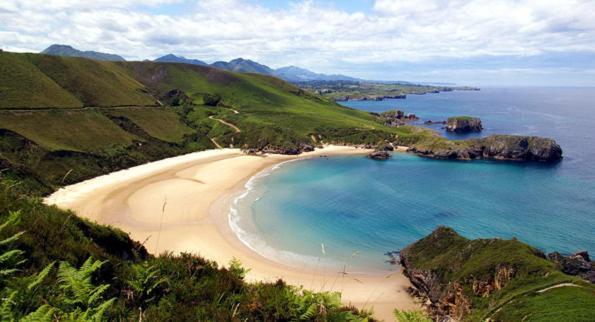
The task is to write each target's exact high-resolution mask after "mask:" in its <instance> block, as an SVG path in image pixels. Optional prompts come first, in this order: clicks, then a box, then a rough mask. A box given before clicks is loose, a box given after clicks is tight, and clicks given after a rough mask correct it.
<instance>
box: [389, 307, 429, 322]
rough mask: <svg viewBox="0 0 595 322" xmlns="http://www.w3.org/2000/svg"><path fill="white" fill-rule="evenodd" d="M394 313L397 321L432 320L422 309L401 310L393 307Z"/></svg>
mask: <svg viewBox="0 0 595 322" xmlns="http://www.w3.org/2000/svg"><path fill="white" fill-rule="evenodd" d="M394 314H395V318H396V319H397V321H398V322H432V319H430V318H429V317H428V316H427V315H426V314H425V313H424V312H422V311H401V310H398V309H395V311H394Z"/></svg>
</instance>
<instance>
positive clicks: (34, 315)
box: [19, 304, 56, 322]
mask: <svg viewBox="0 0 595 322" xmlns="http://www.w3.org/2000/svg"><path fill="white" fill-rule="evenodd" d="M55 312H56V309H55V308H53V307H51V306H49V305H47V304H46V305H42V306H40V307H39V308H38V309H37V310H35V312H31V313H29V314H28V315H26V316H24V317H22V318H21V319H20V320H19V321H21V322H51V321H53V320H54V318H53V317H54V313H55Z"/></svg>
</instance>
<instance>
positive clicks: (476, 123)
mask: <svg viewBox="0 0 595 322" xmlns="http://www.w3.org/2000/svg"><path fill="white" fill-rule="evenodd" d="M446 130H447V131H448V132H455V133H469V132H481V130H483V126H482V125H481V120H480V119H479V118H477V117H470V116H457V117H449V118H448V120H447V121H446Z"/></svg>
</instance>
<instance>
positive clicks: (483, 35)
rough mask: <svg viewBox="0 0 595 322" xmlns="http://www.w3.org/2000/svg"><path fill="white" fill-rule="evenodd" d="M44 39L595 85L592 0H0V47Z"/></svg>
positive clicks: (405, 75)
mask: <svg viewBox="0 0 595 322" xmlns="http://www.w3.org/2000/svg"><path fill="white" fill-rule="evenodd" d="M53 43H59V44H70V45H72V46H74V47H76V48H78V49H82V50H97V51H104V52H109V53H117V54H120V55H122V56H123V57H125V58H126V59H129V60H143V59H154V58H156V57H158V56H161V55H164V54H167V53H174V54H177V55H183V56H186V57H189V58H196V59H201V60H204V61H207V62H212V61H215V60H229V59H233V58H236V57H243V58H249V59H253V60H256V61H258V62H261V63H263V64H266V65H269V66H271V67H274V68H275V67H281V66H286V65H296V66H300V67H305V68H308V69H311V70H314V71H317V72H325V73H343V74H347V75H351V76H357V77H362V78H366V79H378V80H409V81H425V82H453V83H458V84H469V85H479V86H481V85H484V86H485V85H548V86H559V85H563V86H595V0H593V1H589V0H518V1H499V0H470V1H460V0H452V1H445V0H426V1H413V0H352V1H341V0H319V1H314V0H312V1H309V0H260V1H259V0H147V1H135V0H119V1H117V0H94V1H76V0H0V48H3V49H4V50H9V51H18V52H38V51H41V50H43V49H45V48H46V47H48V46H49V45H51V44H53Z"/></svg>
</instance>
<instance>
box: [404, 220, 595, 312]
mask: <svg viewBox="0 0 595 322" xmlns="http://www.w3.org/2000/svg"><path fill="white" fill-rule="evenodd" d="M401 254H402V255H403V256H405V257H406V258H408V260H409V261H410V266H411V267H410V269H418V270H426V271H432V272H434V273H435V274H436V275H437V277H438V279H439V281H440V285H441V287H442V294H443V295H445V294H447V292H448V290H449V288H450V287H451V285H453V283H455V282H457V283H459V284H461V285H462V287H463V290H464V296H465V297H467V298H468V299H470V302H471V306H472V310H471V312H470V313H469V314H468V315H467V316H466V317H465V319H466V320H469V321H475V320H484V319H486V318H488V317H492V316H493V315H498V314H500V315H502V314H503V313H502V314H501V313H499V312H506V311H507V310H509V309H511V307H509V306H512V307H514V306H515V305H516V306H520V307H523V308H525V310H529V311H530V310H532V308H531V307H532V306H538V305H539V306H541V308H540V310H541V311H540V312H541V313H542V314H544V316H545V315H548V316H550V317H551V318H552V319H553V320H552V321H581V318H580V317H581V316H585V315H587V314H591V316H593V315H592V314H593V313H594V312H595V309H594V308H595V306H592V305H591V306H584V305H583V303H585V302H586V303H593V301H594V300H595V297H594V296H595V293H594V292H595V287H593V286H592V285H590V284H587V283H586V282H585V281H583V280H582V279H580V278H578V277H574V276H569V275H566V274H564V273H562V272H561V271H559V270H558V269H557V268H556V266H555V265H554V264H553V263H552V262H550V261H548V260H546V259H545V258H543V257H542V255H540V252H539V251H538V250H536V249H534V248H532V247H530V246H529V245H526V244H524V243H522V242H520V241H518V240H515V239H513V240H501V239H476V240H468V239H466V238H464V237H462V236H460V235H458V234H457V233H456V232H454V230H452V229H450V228H444V227H442V228H439V229H437V230H436V231H434V232H433V233H432V234H431V235H430V236H428V237H425V238H424V239H422V240H420V241H418V242H416V243H414V244H412V245H410V246H408V247H407V248H406V249H404V250H403V251H402V252H401ZM502 267H508V268H513V269H514V270H515V273H514V276H513V277H512V278H511V279H510V280H509V281H507V282H506V283H505V284H504V286H503V287H502V288H501V289H499V290H494V291H493V292H492V293H490V294H489V296H487V297H484V296H481V295H479V294H476V293H475V292H474V291H473V287H472V285H473V282H474V281H487V282H489V281H493V280H494V279H495V277H494V276H495V274H496V272H497V271H498V269H499V268H502ZM559 283H574V284H577V285H580V286H581V287H567V288H564V290H563V291H561V292H560V294H567V295H568V296H573V297H574V298H575V299H576V301H575V302H570V301H568V300H567V299H566V298H565V297H559V296H556V294H558V292H553V290H551V291H548V292H545V293H543V294H541V293H536V292H537V291H538V290H541V289H544V288H547V287H549V286H552V285H556V284H559ZM549 292H552V293H549ZM569 293H571V295H570V294H569ZM561 308H563V309H561ZM515 310H517V309H516V308H515ZM521 311H522V310H521ZM521 311H519V312H521ZM500 315H498V316H500ZM502 316H503V317H505V316H510V315H502ZM501 320H502V321H519V320H520V319H512V318H511V319H509V318H502V319H501Z"/></svg>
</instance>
